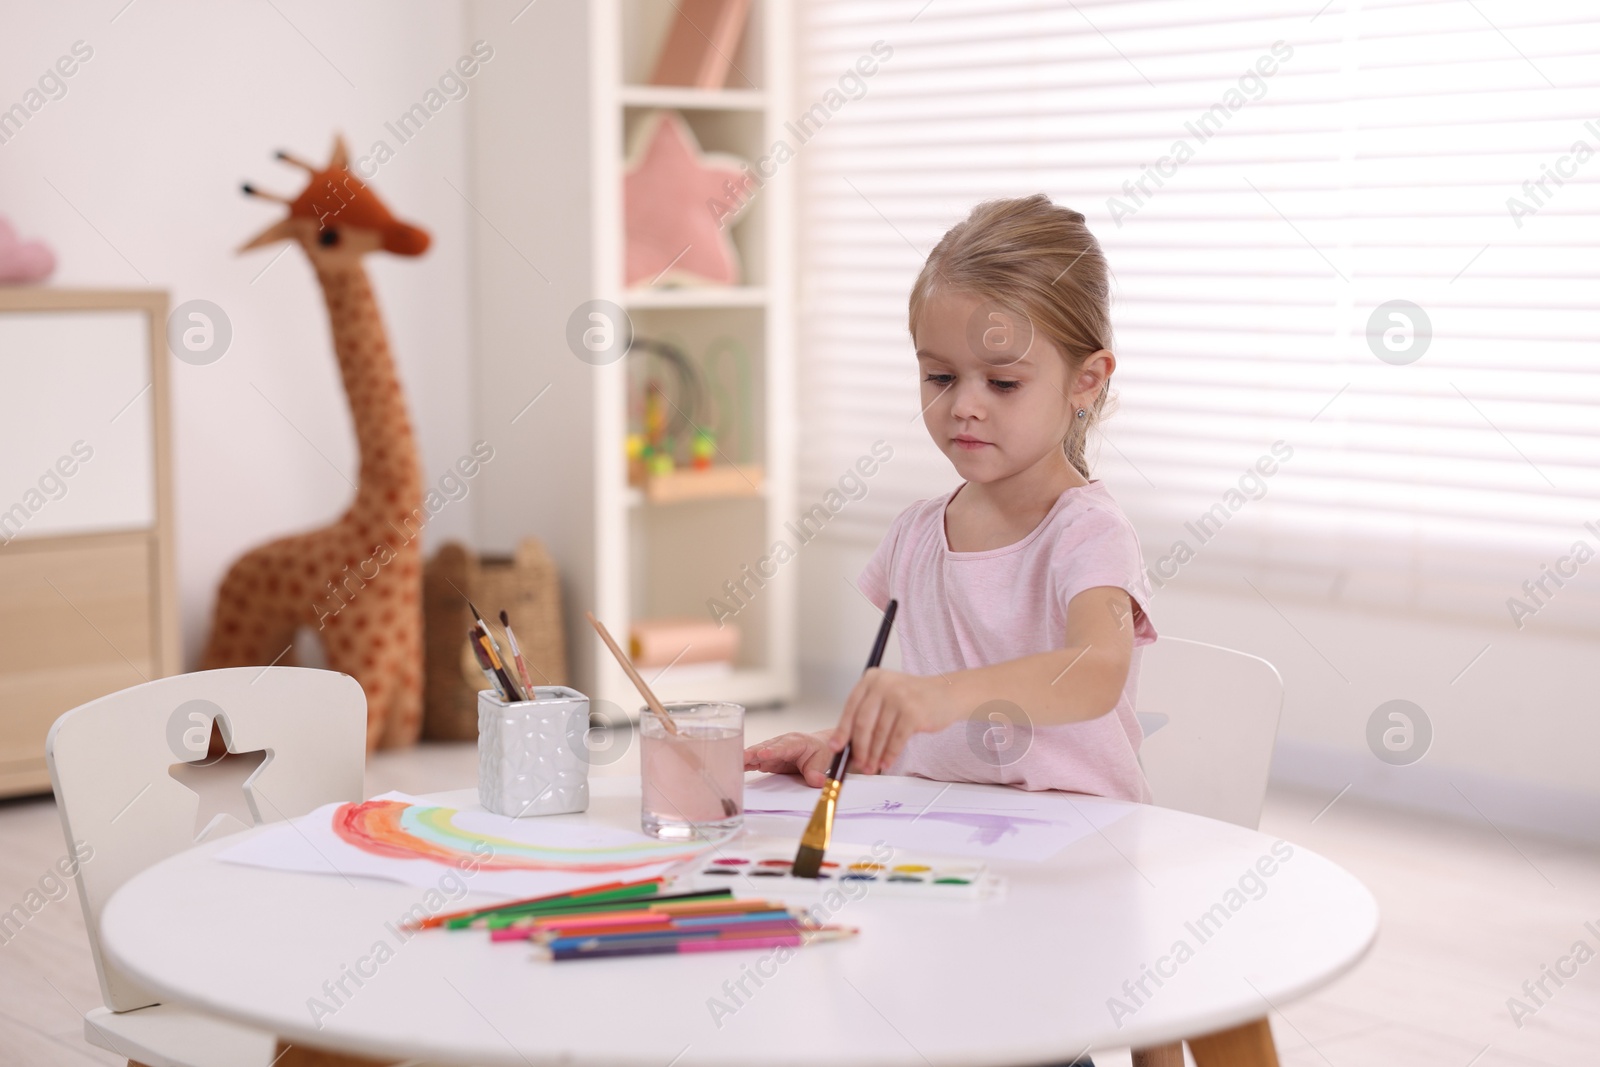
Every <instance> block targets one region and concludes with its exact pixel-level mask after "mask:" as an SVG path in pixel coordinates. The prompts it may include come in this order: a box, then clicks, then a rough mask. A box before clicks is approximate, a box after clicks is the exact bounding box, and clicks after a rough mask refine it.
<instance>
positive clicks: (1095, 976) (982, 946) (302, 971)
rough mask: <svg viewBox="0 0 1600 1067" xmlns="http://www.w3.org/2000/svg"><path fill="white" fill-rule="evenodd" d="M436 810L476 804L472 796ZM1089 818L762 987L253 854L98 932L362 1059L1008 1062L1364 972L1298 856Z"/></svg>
mask: <svg viewBox="0 0 1600 1067" xmlns="http://www.w3.org/2000/svg"><path fill="white" fill-rule="evenodd" d="M590 787H591V791H592V794H591V795H592V800H591V803H590V808H589V811H588V812H587V813H586V814H585V815H584V816H582V817H584V818H589V819H594V820H599V821H602V822H605V823H607V824H613V825H617V826H626V827H630V828H635V829H636V828H637V827H638V811H639V808H638V790H639V783H638V779H637V778H621V777H618V778H595V779H593V780H592V781H591V783H590ZM996 788H1001V787H996ZM427 799H428V800H429V801H431V802H434V803H439V804H444V805H448V806H452V807H457V808H461V809H474V810H475V809H476V808H477V793H476V790H457V791H453V792H447V793H438V794H433V795H430V796H429V797H428V798H427ZM1078 803H1079V804H1080V805H1081V808H1082V810H1083V811H1085V812H1086V813H1090V814H1094V813H1093V812H1091V811H1090V808H1091V806H1094V805H1105V806H1112V807H1122V808H1129V809H1132V810H1128V811H1126V812H1125V813H1123V814H1122V815H1121V817H1120V818H1118V819H1116V820H1115V821H1114V822H1111V823H1110V824H1109V825H1105V827H1104V829H1103V830H1101V831H1099V832H1097V833H1091V834H1089V835H1088V836H1087V837H1084V838H1082V839H1081V840H1079V841H1077V842H1075V843H1074V844H1072V845H1070V846H1068V847H1067V848H1066V849H1065V850H1064V851H1062V852H1061V853H1060V854H1058V855H1056V856H1055V857H1053V858H1051V859H1049V860H1046V861H1044V862H1039V863H1027V862H992V863H991V868H992V869H994V870H995V871H997V872H998V873H1000V874H1002V875H1003V876H1004V877H1005V878H1006V879H1007V882H1008V885H1007V889H1006V892H1005V894H1004V895H1003V896H1002V897H999V898H995V899H989V900H971V901H922V900H911V899H906V898H904V897H899V898H892V899H890V898H884V899H874V898H873V897H872V895H871V894H870V893H869V894H867V895H866V896H865V897H863V898H862V899H860V900H859V901H857V902H854V903H851V904H849V905H847V906H846V907H845V908H844V909H843V910H842V911H841V912H840V913H839V914H838V915H837V917H836V920H835V921H839V922H843V923H846V924H848V925H853V926H858V927H859V928H860V930H861V936H859V937H856V938H852V939H850V940H848V941H842V942H835V943H831V944H821V945H814V946H811V947H808V948H805V949H802V950H799V951H798V952H795V953H794V954H793V958H791V959H789V960H788V961H787V962H786V963H784V964H782V965H781V966H775V965H774V964H772V963H769V964H768V965H767V968H766V969H768V970H773V971H775V973H773V974H771V975H770V976H768V977H761V976H759V975H756V976H754V977H752V972H751V965H752V963H753V962H754V961H756V960H757V959H758V958H761V957H762V956H763V955H764V954H763V953H761V952H716V953H704V954H697V955H684V956H645V957H634V958H627V959H605V960H585V961H577V962H570V963H549V962H545V961H536V960H533V959H530V955H531V954H530V951H529V947H528V945H527V943H526V942H515V941H513V942H500V943H490V941H489V940H488V937H487V935H485V934H483V933H482V932H481V931H471V932H468V931H444V930H429V931H424V932H420V933H416V934H412V935H410V936H409V938H407V936H406V935H407V931H404V930H403V929H401V926H400V922H399V918H400V916H402V915H403V914H404V913H405V912H406V911H407V910H408V909H410V908H411V907H412V906H413V905H414V904H416V903H418V901H419V900H421V899H422V897H423V893H424V891H423V890H420V889H417V888H415V887H411V886H405V885H401V884H398V883H389V882H379V881H376V880H371V879H361V878H352V879H350V880H348V881H347V880H345V879H342V878H336V877H330V876H327V875H315V874H299V873H291V872H285V871H275V870H268V869H262V868H253V867H246V866H241V865H238V864H232V863H225V862H222V861H219V860H216V859H214V858H213V856H212V854H213V853H215V852H217V851H219V850H220V849H223V848H226V847H228V846H229V845H230V844H232V843H233V842H234V841H236V840H238V838H237V837H233V838H224V839H222V840H221V841H217V842H212V843H209V844H206V845H201V846H199V847H196V848H193V849H190V850H188V851H186V852H183V853H180V854H178V855H176V856H173V857H171V858H169V859H167V860H165V861H163V862H161V863H158V864H156V865H155V866H153V867H151V868H149V869H148V870H145V871H143V872H141V873H139V874H138V875H136V876H135V877H133V878H132V879H130V880H129V881H128V882H127V883H126V884H124V885H123V886H122V887H121V888H120V889H119V890H118V891H117V892H116V894H115V895H114V896H113V897H112V899H111V900H110V901H109V902H108V903H107V906H106V908H105V911H104V915H103V919H102V926H101V938H102V944H103V947H104V950H105V951H106V952H107V953H109V954H110V956H111V957H112V958H113V959H114V960H115V961H116V962H117V963H118V964H119V965H120V966H122V967H123V968H124V969H126V970H127V971H128V972H129V973H130V974H132V975H134V976H136V977H137V978H138V979H139V980H141V981H143V982H144V983H146V984H147V985H148V986H150V987H151V988H152V989H153V990H155V991H156V992H157V993H158V994H159V995H160V996H162V997H163V998H165V999H167V1000H169V1001H171V1002H172V1003H175V1004H179V1005H183V1006H186V1007H189V1008H192V1009H196V1010H199V1011H202V1012H207V1013H210V1014H214V1015H217V1016H221V1017H223V1018H226V1019H230V1020H233V1021H236V1022H239V1023H244V1024H247V1025H250V1026H254V1027H257V1028H259V1029H262V1030H266V1031H269V1032H272V1033H275V1034H277V1035H279V1036H280V1037H282V1038H284V1039H286V1040H287V1041H290V1042H295V1043H298V1044H303V1045H308V1046H314V1047H319V1048H323V1049H328V1050H332V1051H336V1052H344V1053H350V1054H356V1055H365V1056H371V1057H391V1058H394V1059H406V1058H411V1057H415V1058H419V1059H423V1060H426V1061H429V1062H431V1063H447V1064H477V1065H482V1067H500V1065H504V1067H530V1065H542V1064H548V1063H562V1064H578V1065H582V1064H593V1065H596V1067H599V1065H605V1067H630V1065H637V1067H668V1065H672V1067H697V1065H705V1067H748V1065H749V1064H752V1063H760V1064H763V1065H765V1067H782V1065H788V1064H793V1065H796V1067H800V1065H804V1067H817V1065H819V1064H826V1065H829V1067H833V1065H850V1064H861V1065H882V1067H929V1065H932V1067H942V1065H945V1064H973V1065H983V1064H992V1065H996V1067H1002V1065H1009V1067H1017V1065H1020V1064H1041V1063H1057V1062H1064V1061H1071V1060H1072V1059H1073V1058H1074V1057H1075V1056H1077V1055H1079V1054H1080V1053H1082V1052H1083V1051H1084V1050H1085V1049H1091V1050H1092V1049H1095V1048H1115V1047H1127V1046H1133V1047H1148V1046H1152V1045H1157V1044H1161V1043H1164V1042H1168V1041H1172V1040H1175V1039H1178V1038H1184V1037H1195V1036H1198V1035H1203V1034H1210V1033H1214V1032H1217V1031H1226V1030H1229V1029H1230V1028H1233V1027H1237V1026H1241V1025H1244V1024H1250V1023H1251V1022H1252V1021H1255V1020H1260V1019H1262V1018H1263V1017H1265V1016H1266V1014H1267V1012H1268V1010H1269V1008H1276V1007H1281V1006H1282V1005H1283V1004H1285V1003H1286V1002H1289V1001H1293V1000H1295V999H1296V998H1297V997H1301V996H1304V995H1305V994H1307V993H1309V992H1311V991H1313V990H1315V989H1317V988H1318V987H1320V986H1322V985H1324V984H1326V983H1328V982H1329V981H1331V980H1333V979H1334V978H1336V977H1337V976H1339V975H1340V974H1342V973H1344V972H1345V971H1347V970H1349V969H1350V968H1351V967H1352V966H1354V965H1355V964H1356V963H1357V962H1358V961H1359V960H1360V959H1361V957H1362V956H1363V955H1364V954H1365V953H1366V951H1367V949H1368V948H1369V947H1370V946H1371V944H1372V941H1373V939H1374V937H1375V936H1376V933H1377V927H1378V911H1377V905H1376V902H1375V901H1374V900H1373V897H1372V895H1371V893H1369V892H1368V891H1367V889H1366V888H1365V887H1364V886H1363V885H1362V884H1361V883H1360V882H1359V881H1357V880H1356V879H1355V878H1354V877H1353V876H1352V875H1350V874H1349V873H1348V872H1346V871H1345V870H1343V869H1342V868H1340V867H1338V866H1336V865H1335V864H1333V863H1331V862H1329V861H1328V860H1326V859H1324V858H1322V857H1321V856H1318V855H1316V854H1314V853H1312V852H1309V851H1307V850H1305V849H1303V848H1300V847H1298V846H1294V845H1292V843H1282V842H1275V841H1274V839H1273V838H1271V837H1268V836H1266V835H1265V834H1260V833H1256V832H1254V831H1251V830H1246V829H1243V828H1241V827H1238V826H1233V825H1230V824H1227V823H1222V822H1217V821H1215V820H1211V819H1204V818H1200V817H1198V816H1193V815H1187V814H1184V813H1182V812H1177V811H1170V810H1167V809H1164V808H1157V807H1150V806H1144V805H1122V804H1120V802H1117V801H1109V800H1101V799H1098V798H1092V797H1083V798H1078ZM1104 814H1106V815H1109V814H1110V812H1106V813H1104ZM569 817H573V816H569ZM1094 821H1095V822H1097V823H1101V822H1102V820H1101V819H1100V818H1095V820H1094ZM261 829H263V828H258V829H256V830H253V831H250V832H252V833H258V832H260V830H261ZM1275 844H1276V852H1275V851H1274V846H1275ZM1263 857H1265V858H1266V859H1263ZM443 870H444V869H443V868H441V872H442V871H443ZM472 899H473V898H470V897H469V898H468V899H467V902H466V903H465V904H457V905H452V906H453V907H461V906H470V903H471V902H472ZM1219 908H1220V909H1221V910H1220V911H1218V910H1217V909H1219ZM1207 915H1209V916H1210V919H1209V920H1208V921H1202V920H1203V918H1204V917H1205V916H1207ZM1180 946H1183V947H1180ZM352 974H354V975H356V979H352V978H351V977H349V976H350V975H352ZM357 979H359V982H358V981H357ZM758 979H759V984H758V982H757V980H758ZM341 983H342V985H343V987H344V990H345V991H346V992H347V993H348V996H340V997H339V999H340V1000H341V1001H342V1004H341V1005H340V1006H339V1007H338V1008H337V1010H336V1011H335V1012H334V1013H333V1014H331V1015H327V1014H325V1013H323V1014H321V1015H320V1017H318V1016H317V1013H316V1012H314V1011H313V1007H312V1003H313V999H312V998H317V999H319V1000H321V1001H322V1003H323V1004H324V1005H326V1004H329V1003H332V1002H333V1001H332V1000H331V999H330V996H329V989H330V988H334V989H336V988H337V987H338V986H340V985H341ZM741 983H742V985H743V993H741V992H740V991H739V986H740V985H741ZM717 1004H720V1005H721V1006H722V1007H721V1008H720V1009H719V1008H718V1007H717V1006H716V1005H717ZM729 1008H732V1009H733V1010H732V1012H731V1014H730V1013H729V1011H728V1010H727V1009H729ZM1238 1062H1242V1061H1238ZM1262 1062H1270V1060H1265V1059H1263V1060H1262Z"/></svg>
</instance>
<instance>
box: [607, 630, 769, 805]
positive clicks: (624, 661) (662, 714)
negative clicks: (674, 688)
mask: <svg viewBox="0 0 1600 1067" xmlns="http://www.w3.org/2000/svg"><path fill="white" fill-rule="evenodd" d="M584 614H585V615H586V616H588V618H589V622H590V623H591V624H592V625H593V626H594V629H595V632H596V633H598V634H599V635H600V639H601V640H602V641H604V642H605V643H606V647H607V648H609V649H610V650H611V654H612V655H613V656H615V657H616V658H617V663H618V664H620V665H621V667H622V670H623V672H624V673H626V674H627V676H628V678H629V679H630V680H631V681H632V682H633V687H634V688H635V689H637V690H639V695H640V696H642V697H644V702H645V703H646V704H647V705H649V707H650V710H651V711H652V712H654V713H655V716H656V718H658V719H660V720H661V727H662V729H664V730H666V731H667V733H669V734H676V733H677V732H678V724H677V723H675V722H673V721H672V716H671V715H668V714H667V709H666V707H665V706H664V705H663V704H662V703H661V701H660V700H658V699H656V695H655V693H654V692H652V691H651V689H650V686H649V685H647V684H646V683H645V680H644V679H643V678H642V677H640V675H639V672H638V671H637V670H635V669H634V666H633V661H632V660H630V659H629V658H628V657H627V655H626V654H625V653H624V652H623V651H622V648H621V646H619V645H618V644H617V642H616V641H615V640H613V639H612V637H611V631H610V630H607V629H606V627H605V623H603V622H601V621H600V620H599V619H597V618H595V617H594V612H592V611H586V612H584ZM683 755H684V758H685V759H691V758H693V757H691V756H690V754H689V753H687V752H685V753H684V754H683ZM699 770H700V777H701V778H703V779H705V783H706V785H709V786H710V787H711V791H712V792H713V793H715V794H717V799H718V800H719V801H721V802H722V814H723V815H725V816H727V817H728V818H730V819H731V818H733V817H734V816H735V815H737V814H739V805H737V804H735V803H734V802H733V801H732V800H730V799H729V798H728V796H727V794H725V793H724V792H723V791H722V787H721V786H719V785H717V783H716V782H714V781H712V779H711V776H710V775H709V774H707V773H706V767H705V764H704V763H701V764H700V765H699Z"/></svg>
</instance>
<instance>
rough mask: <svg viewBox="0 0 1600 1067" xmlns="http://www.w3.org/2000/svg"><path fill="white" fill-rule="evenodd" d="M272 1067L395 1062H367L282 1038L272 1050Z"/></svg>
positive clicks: (380, 1066)
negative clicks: (273, 1054)
mask: <svg viewBox="0 0 1600 1067" xmlns="http://www.w3.org/2000/svg"><path fill="white" fill-rule="evenodd" d="M274 1053H275V1058H274V1059H273V1061H272V1064H273V1067H389V1065H390V1064H392V1063H396V1062H399V1061H395V1060H369V1059H367V1058H366V1057H364V1056H347V1055H346V1054H344V1053H343V1052H327V1051H325V1050H323V1049H319V1048H307V1047H306V1046H304V1045H292V1044H290V1043H288V1042H287V1041H284V1040H283V1039H282V1038H279V1039H278V1047H277V1048H276V1049H275V1050H274Z"/></svg>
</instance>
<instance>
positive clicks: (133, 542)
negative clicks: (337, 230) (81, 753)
mask: <svg viewBox="0 0 1600 1067" xmlns="http://www.w3.org/2000/svg"><path fill="white" fill-rule="evenodd" d="M166 317H167V296H166V294H165V293H164V292H158V291H89V290H70V289H48V288H44V289H11V288H0V796H6V795H15V794H19V793H30V792H44V791H48V790H49V788H50V776H49V773H48V771H47V770H46V768H45V761H44V741H45V735H46V734H47V733H48V732H49V729H50V724H51V723H52V722H54V721H55V719H56V717H57V716H58V715H60V714H61V713H62V712H64V711H67V710H68V709H70V708H72V707H75V706H76V705H78V704H81V703H83V702H84V701H87V700H91V699H93V698H94V697H97V696H101V695H103V694H105V693H109V692H113V691H114V690H117V689H122V688H125V687H127V686H130V685H137V684H138V683H139V682H142V681H145V680H147V679H151V678H158V677H161V676H162V675H166V674H174V673H176V672H177V671H178V669H179V644H178V640H179V638H178V619H177V597H176V591H175V590H176V586H175V581H174V574H173V550H172V486H171V473H170V472H171V469H172V464H171V459H170V456H169V453H168V433H167V427H168V423H169V419H168V412H167V403H168V390H167V352H166Z"/></svg>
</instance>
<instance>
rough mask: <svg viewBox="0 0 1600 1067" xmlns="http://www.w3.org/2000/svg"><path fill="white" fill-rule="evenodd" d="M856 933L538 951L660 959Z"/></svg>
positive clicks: (552, 955)
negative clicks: (672, 954)
mask: <svg viewBox="0 0 1600 1067" xmlns="http://www.w3.org/2000/svg"><path fill="white" fill-rule="evenodd" d="M855 934H856V931H855V930H854V929H853V928H852V929H844V928H834V929H826V930H817V931H815V932H812V933H808V934H778V935H775V936H771V937H727V938H721V937H719V938H701V939H696V940H685V941H657V942H652V943H648V944H640V943H635V944H631V945H614V944H605V943H603V942H597V943H595V944H594V945H593V947H590V948H584V947H582V946H577V945H575V946H572V947H570V948H549V947H545V948H541V949H538V950H536V951H539V952H540V953H541V954H542V955H544V956H546V957H547V958H549V959H552V960H587V959H601V958H604V957H608V956H660V955H666V954H668V953H687V952H727V951H731V950H733V949H752V948H783V947H784V946H788V947H790V948H798V947H800V946H802V945H809V944H811V943H812V942H814V941H840V940H843V939H844V938H847V937H854V936H855Z"/></svg>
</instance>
